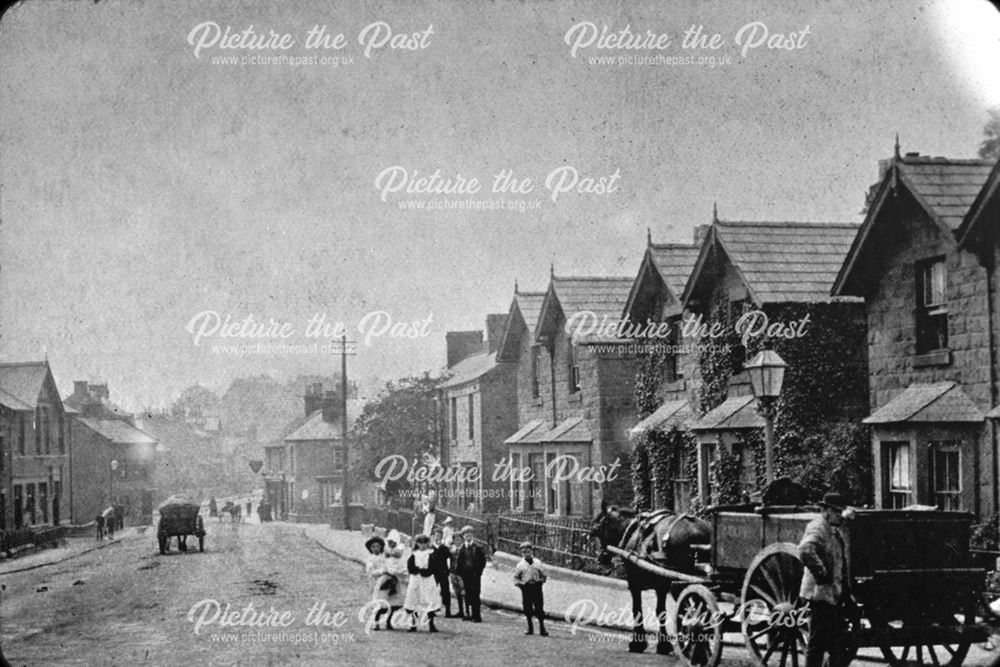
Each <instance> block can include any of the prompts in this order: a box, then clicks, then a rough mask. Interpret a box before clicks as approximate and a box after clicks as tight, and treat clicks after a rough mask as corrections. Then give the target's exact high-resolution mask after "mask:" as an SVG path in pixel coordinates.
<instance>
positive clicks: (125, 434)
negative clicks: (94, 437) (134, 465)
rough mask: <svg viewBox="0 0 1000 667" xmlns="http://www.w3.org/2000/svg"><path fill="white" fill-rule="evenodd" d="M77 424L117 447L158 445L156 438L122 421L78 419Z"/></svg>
mask: <svg viewBox="0 0 1000 667" xmlns="http://www.w3.org/2000/svg"><path fill="white" fill-rule="evenodd" d="M76 422H77V423H78V424H83V425H84V426H86V427H87V428H89V429H90V430H92V431H94V432H95V433H97V434H99V435H101V436H103V437H104V438H106V439H108V440H110V441H111V442H113V443H115V444H116V445H155V444H156V443H157V440H156V438H154V437H152V436H150V435H149V434H148V433H146V432H145V431H141V430H139V429H137V428H136V427H135V426H132V425H131V424H129V423H128V422H127V421H124V420H121V419H88V418H81V419H77V420H76Z"/></svg>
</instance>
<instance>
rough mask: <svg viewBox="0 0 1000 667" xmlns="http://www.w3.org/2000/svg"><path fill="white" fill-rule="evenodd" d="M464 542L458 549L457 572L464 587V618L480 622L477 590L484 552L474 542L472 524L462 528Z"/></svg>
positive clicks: (484, 566) (484, 558)
mask: <svg viewBox="0 0 1000 667" xmlns="http://www.w3.org/2000/svg"><path fill="white" fill-rule="evenodd" d="M462 540H463V541H464V544H462V547H461V548H460V549H459V550H458V574H459V575H460V576H461V577H462V584H463V586H464V587H465V604H466V608H467V609H468V611H467V613H468V614H469V616H467V617H466V618H465V619H464V620H469V621H472V622H473V623H482V622H483V617H482V616H481V615H480V601H479V590H480V583H481V578H482V576H483V570H485V569H486V552H485V551H484V550H483V548H482V547H481V546H479V545H478V544H476V535H475V530H474V529H473V528H472V526H466V527H464V528H462Z"/></svg>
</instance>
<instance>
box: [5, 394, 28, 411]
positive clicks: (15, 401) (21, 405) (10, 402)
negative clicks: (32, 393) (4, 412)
mask: <svg viewBox="0 0 1000 667" xmlns="http://www.w3.org/2000/svg"><path fill="white" fill-rule="evenodd" d="M0 405H2V406H4V407H5V408H9V409H11V410H22V411H23V410H34V408H33V407H31V406H30V405H28V404H27V403H25V402H24V401H22V400H21V399H19V398H18V397H17V396H14V395H13V394H11V393H9V392H6V391H4V390H3V389H0Z"/></svg>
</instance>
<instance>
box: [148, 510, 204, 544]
mask: <svg viewBox="0 0 1000 667" xmlns="http://www.w3.org/2000/svg"><path fill="white" fill-rule="evenodd" d="M200 510H201V506H200V505H199V504H198V503H196V502H194V501H193V500H191V499H190V498H188V497H187V496H170V497H169V498H167V500H166V501H165V502H164V503H163V504H162V505H160V523H159V526H157V529H156V538H157V541H158V542H159V545H160V553H161V554H165V553H167V551H168V550H169V549H170V538H171V537H176V538H177V548H178V550H180V551H187V536H188V535H194V536H195V537H197V538H198V550H199V551H204V550H205V523H204V521H203V520H202V518H201V515H200V514H199V511H200Z"/></svg>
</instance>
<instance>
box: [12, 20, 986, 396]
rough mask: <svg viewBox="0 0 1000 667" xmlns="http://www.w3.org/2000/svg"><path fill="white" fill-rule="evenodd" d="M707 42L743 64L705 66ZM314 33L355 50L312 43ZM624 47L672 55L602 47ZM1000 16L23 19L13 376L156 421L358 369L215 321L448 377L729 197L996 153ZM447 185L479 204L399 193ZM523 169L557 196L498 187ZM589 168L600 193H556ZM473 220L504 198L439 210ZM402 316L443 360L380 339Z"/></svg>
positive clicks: (804, 203) (789, 214)
mask: <svg viewBox="0 0 1000 667" xmlns="http://www.w3.org/2000/svg"><path fill="white" fill-rule="evenodd" d="M755 22H757V25H755V26H750V27H748V28H746V29H744V30H743V31H742V34H740V31H741V29H743V28H744V26H747V25H748V24H753V23H755ZM372 24H375V25H374V26H373V25H372ZM581 24H582V25H581ZM589 24H592V26H593V27H591V26H590V25H589ZM698 25H701V26H703V33H704V34H705V35H706V38H707V39H706V42H707V41H708V38H710V37H711V35H713V34H716V33H718V34H719V35H720V37H719V38H718V41H717V43H720V44H721V46H719V48H717V49H714V50H713V49H711V48H705V49H700V48H685V46H684V44H683V41H682V40H683V36H684V31H686V30H687V29H688V28H690V27H691V26H698ZM216 26H217V28H216ZM251 26H252V29H253V32H252V33H250V32H245V31H247V29H249V28H251ZM317 26H322V27H325V32H324V34H326V35H330V41H329V42H328V43H329V44H332V45H334V46H337V45H338V44H339V46H340V48H331V49H323V48H307V44H306V39H307V37H308V35H309V32H310V30H311V29H313V28H314V27H317ZM367 26H371V27H369V28H368V29H367V30H366V27H367ZM574 26H578V27H577V28H576V29H575V30H573V28H574ZM626 26H629V27H630V31H631V34H632V36H633V37H634V38H635V39H638V40H640V42H641V43H640V44H639V45H640V46H654V47H655V46H657V45H659V46H661V47H663V48H659V49H656V48H641V49H620V48H615V41H614V39H612V40H610V42H609V40H607V39H601V31H602V30H604V28H605V27H606V28H607V34H615V35H616V34H618V33H620V32H621V31H622V30H623V29H625V28H626ZM998 26H1000V21H998V19H997V16H996V15H995V14H994V13H993V10H991V9H990V8H989V7H988V5H987V4H986V3H985V2H982V3H977V2H969V3H961V2H958V3H948V9H947V11H945V8H944V5H943V3H942V4H936V3H914V2H898V3H886V2H872V3H869V4H864V3H859V2H853V1H852V2H841V3H828V2H823V3H815V4H813V3H805V2H771V3H766V6H765V5H764V4H758V3H745V4H742V5H740V4H738V3H732V2H724V3H705V2H688V3H683V4H682V3H669V4H668V3H663V2H656V1H650V2H620V3H607V2H576V3H569V2H562V3H553V2H545V3H542V2H489V3H488V2H461V3H459V2H440V3H436V2H419V3H415V2H412V3H411V2H406V3H404V2H381V3H379V2H369V3H365V4H359V3H354V2H339V3H336V4H333V3H327V2H316V3H313V4H309V3H304V2H294V3H293V2H288V1H286V2H267V3H264V2H259V3H254V2H242V3H235V2H217V3H213V2H198V3H194V2H191V3H185V2H178V1H177V0H169V1H166V0H164V1H162V2H152V1H148V2H100V3H98V4H96V5H95V4H93V3H90V2H58V1H52V2H37V1H36V2H26V3H23V4H22V5H20V6H18V7H16V8H14V9H12V10H10V11H9V12H8V13H7V14H6V15H5V17H4V18H3V20H2V22H0V184H2V185H0V188H2V189H0V219H2V225H0V242H2V250H0V309H2V314H0V318H2V319H0V327H2V329H0V334H2V338H0V354H2V358H3V359H4V360H10V361H16V360H30V359H40V358H43V356H45V355H47V356H48V359H49V361H50V363H51V364H52V367H53V371H54V373H55V375H56V380H57V382H58V384H59V387H60V390H61V391H62V393H64V394H67V393H69V392H70V390H71V382H72V380H75V379H90V380H102V381H108V382H109V383H110V385H111V392H112V398H114V399H116V400H117V401H118V402H120V403H122V404H125V405H128V406H130V407H134V408H138V407H140V406H142V405H151V406H158V405H164V404H167V403H168V402H169V401H170V400H171V399H172V398H173V397H175V396H176V395H177V394H178V393H179V391H180V390H181V389H182V388H184V387H185V386H188V385H190V384H193V383H195V382H201V383H204V384H206V385H208V386H210V387H212V388H215V389H222V388H224V387H225V386H227V385H228V382H229V380H231V379H232V378H234V377H238V376H241V375H250V374H258V373H271V374H274V375H276V376H279V377H280V376H287V375H289V374H295V373H300V372H301V373H308V372H316V373H327V372H330V371H335V370H336V369H338V368H339V361H338V360H337V359H336V358H334V357H332V356H331V355H329V354H328V353H327V354H324V353H323V352H322V351H321V350H320V351H316V352H306V353H290V352H283V353H276V354H243V355H239V354H234V353H231V352H227V351H224V350H222V349H219V348H216V349H213V345H219V344H233V343H235V344H240V343H242V344H248V343H257V342H262V341H261V340H260V339H257V340H247V339H243V340H240V339H234V338H226V339H223V338H220V337H219V332H218V331H216V333H215V334H214V335H212V334H211V333H210V332H211V324H212V323H213V322H212V317H213V315H212V314H211V313H217V314H218V315H219V317H220V318H223V319H224V318H225V317H226V316H227V315H228V316H230V318H231V319H232V320H233V321H240V322H242V321H243V320H245V319H246V318H247V317H248V316H252V317H253V318H254V319H255V320H256V321H259V322H265V323H267V322H268V321H269V320H272V319H273V320H274V321H275V322H278V323H287V328H286V332H287V331H289V330H290V331H291V332H292V334H291V336H290V337H288V338H284V339H275V338H271V339H270V340H268V341H263V342H270V343H279V342H281V343H285V344H297V345H301V344H310V345H311V344H312V343H313V342H316V343H317V344H318V345H322V344H323V343H325V339H324V338H322V337H321V338H319V339H313V338H307V337H306V336H305V329H306V326H307V324H308V323H309V320H310V318H313V317H314V315H317V314H325V316H326V318H327V321H328V322H343V323H344V324H345V325H346V326H347V328H348V330H349V332H350V335H351V337H352V338H355V339H361V344H360V349H359V354H358V355H357V356H356V357H353V358H351V360H350V362H349V363H350V368H351V373H352V374H357V376H358V377H360V378H362V379H366V378H367V379H370V378H376V377H377V378H382V379H389V378H393V377H399V376H401V375H405V374H409V373H413V372H419V371H422V370H425V369H426V370H433V369H437V368H439V367H440V366H441V365H442V363H443V360H444V334H445V332H446V331H448V330H454V329H470V328H482V323H483V320H484V318H485V315H486V314H487V313H488V312H505V311H506V310H507V308H508V306H509V304H510V301H511V297H512V292H513V287H514V281H515V280H518V281H519V284H520V286H521V288H522V289H538V290H541V289H543V288H544V287H545V286H546V281H547V278H548V275H549V270H550V264H552V263H554V265H555V270H556V273H557V274H560V275H574V274H577V275H612V276H618V275H620V276H634V274H635V272H636V270H637V268H638V266H639V262H640V261H641V257H642V252H643V249H644V246H645V243H646V229H647V228H651V229H652V234H653V238H654V240H656V241H661V242H662V241H684V240H688V239H689V238H690V236H691V230H692V228H693V227H694V226H695V225H697V224H703V223H707V222H709V221H710V219H711V211H712V204H713V202H718V207H719V215H720V217H722V218H730V219H759V220H803V221H860V219H859V215H858V214H859V211H860V209H861V206H862V204H863V202H864V194H865V190H866V188H867V186H868V185H869V184H870V183H871V182H872V181H873V180H874V179H875V178H876V175H877V160H878V159H880V158H886V157H888V156H890V155H891V152H892V145H893V138H894V135H895V133H896V132H898V133H899V135H900V139H901V142H902V146H903V150H904V151H919V152H921V153H924V154H932V155H945V156H949V157H974V156H975V151H976V148H977V147H978V144H979V141H980V140H981V136H982V126H983V123H984V121H985V118H986V109H987V107H989V106H991V105H997V104H1000V88H998V86H997V83H996V81H995V79H996V77H995V74H994V73H993V72H991V70H990V69H989V67H990V65H991V64H995V63H996V62H1000V46H998V43H997V36H998V35H1000V27H998ZM227 27H228V28H229V29H230V30H229V35H228V36H226V35H224V33H225V31H226V28H227ZM765 27H766V30H767V36H766V37H767V38H766V39H765V37H764V32H763V31H764V30H765ZM592 30H593V31H596V34H591V31H592ZM216 31H217V32H218V34H217V33H216ZM272 31H273V33H275V36H274V38H273V39H271V40H270V41H268V38H270V37H271V32H272ZM387 31H389V32H387ZM649 33H652V35H653V36H652V37H650V36H649ZM790 33H795V34H794V35H790ZM314 34H315V33H314ZM338 34H343V41H342V42H335V41H334V39H333V38H334V37H335V36H336V35H338ZM663 34H666V35H667V38H661V37H660V36H661V35H663ZM775 34H782V35H784V37H782V38H774V35H775ZM285 35H287V37H284V38H282V36H285ZM738 35H740V36H741V40H740V41H741V42H742V45H740V44H737V41H736V39H737V36H738ZM257 38H259V39H257ZM567 38H568V40H569V43H567ZM771 38H774V39H773V40H771ZM282 39H284V46H287V47H288V48H284V49H282V48H280V47H281V46H282V44H281V40H282ZM359 39H365V40H366V44H365V45H363V44H361V43H360V42H359ZM617 39H618V41H619V42H620V41H622V40H621V38H617ZM665 39H669V43H666V42H664V40H665ZM213 40H214V41H213ZM588 40H589V42H588ZM769 40H771V41H772V43H773V44H775V45H777V44H779V43H781V44H786V45H787V44H790V45H792V46H794V47H796V48H792V49H773V50H772V49H768V47H767V43H768V41H769ZM626 41H627V37H626ZM241 43H242V47H243V48H240V47H241ZM755 43H759V45H757V46H754V44H755ZM199 44H200V45H201V47H200V48H197V47H198V46H199ZM222 44H226V45H227V46H229V47H233V48H221V45H222ZM392 45H396V46H399V47H415V48H413V49H407V48H395V49H394V48H391V46H392ZM574 46H575V48H574ZM602 46H603V47H604V48H601V47H602ZM249 47H258V48H249ZM744 47H746V48H747V50H746V53H745V55H744V53H743V50H744ZM196 49H197V51H198V52H197V54H196ZM366 50H367V51H368V53H367V55H366ZM709 56H712V57H714V59H715V66H714V67H713V66H712V65H711V62H710V61H709V59H708V57H709ZM281 57H283V58H284V60H281V61H279V62H278V64H259V63H260V59H261V58H272V59H278V58H281ZM220 58H235V59H236V62H235V63H232V62H220V60H219V59H220ZM251 58H255V59H257V60H256V64H252V63H251V62H250V59H251ZM306 58H315V60H310V61H306V62H300V61H301V60H303V59H306ZM603 58H610V59H611V62H610V63H608V62H604V61H603V60H598V59H603ZM620 58H631V59H635V58H640V59H641V58H647V59H657V58H658V60H653V61H652V64H641V65H634V64H630V63H631V61H627V60H623V61H620V60H619V59H620ZM213 59H214V60H213ZM321 59H323V60H324V61H325V64H324V62H321ZM699 59H701V60H700V62H699ZM334 61H336V63H337V66H336V67H334V66H333V64H332V63H333V62H334ZM296 62H298V63H299V64H293V63H296ZM990 77H992V79H990ZM393 167H398V168H400V169H396V170H395V171H389V172H387V175H386V176H383V181H382V182H381V183H380V185H383V186H387V189H388V191H385V192H383V191H382V190H380V189H379V188H377V187H376V181H377V179H378V177H379V175H380V174H381V173H382V172H383V171H386V170H390V169H391V168H393ZM559 168H564V169H563V171H562V172H560V171H555V170H558V169H559ZM570 168H572V169H570ZM435 170H440V174H441V179H442V181H443V180H445V179H451V180H452V182H453V183H456V182H457V179H458V178H459V177H461V178H463V179H465V181H466V185H468V183H467V182H468V181H469V180H470V179H473V178H475V179H477V180H478V181H479V184H480V187H479V190H478V192H475V193H471V194H451V195H435V194H424V193H419V192H417V193H411V194H407V193H406V192H405V190H406V185H405V184H403V181H399V180H389V176H390V175H391V176H393V179H395V178H397V177H398V176H399V174H400V173H403V172H405V173H406V178H407V180H406V182H405V183H407V184H410V185H412V184H413V183H414V182H415V178H417V177H422V176H427V175H430V174H431V173H432V172H434V171H435ZM501 170H511V171H512V172H513V175H514V178H515V179H517V180H521V179H531V181H532V190H531V191H530V192H527V193H520V194H515V193H512V192H506V193H493V192H492V186H493V179H494V177H495V176H496V174H498V173H499V172H500V171H501ZM573 170H576V172H577V174H578V181H577V184H578V185H580V184H581V183H582V184H583V185H584V186H585V187H584V189H585V190H586V189H589V190H590V192H579V191H577V190H575V189H574V190H572V191H567V192H554V191H553V188H554V187H555V186H556V185H557V183H558V182H559V180H560V178H561V176H560V175H562V176H564V177H565V180H562V181H561V182H562V184H563V185H564V186H569V185H570V180H571V178H570V177H571V175H572V173H573ZM414 171H416V172H418V173H417V174H416V176H414V174H413V172H414ZM554 171H555V173H554V174H553V172H554ZM550 175H551V178H550ZM602 178H603V179H605V180H604V181H603V183H604V186H605V187H604V192H603V193H600V187H599V186H600V184H601V182H602V181H601V179H602ZM547 179H549V186H551V187H546V180H547ZM591 179H592V180H591ZM387 183H388V185H387ZM591 183H592V184H593V186H594V187H592V188H587V187H586V186H588V185H590V184H591ZM401 184H402V185H401ZM396 187H402V190H401V191H392V190H393V189H394V188H396ZM553 197H555V198H554V199H553ZM466 200H470V201H473V202H474V203H476V205H484V206H486V205H489V204H488V203H487V202H496V201H502V202H503V204H504V206H505V207H507V208H505V209H503V210H427V207H428V206H433V205H436V204H438V203H440V202H441V201H448V202H458V201H466ZM522 203H523V206H524V208H525V210H524V211H520V210H517V209H516V208H515V210H509V207H511V206H515V207H516V206H519V205H522ZM421 205H422V206H424V207H425V208H424V209H423V210H420V209H413V208H403V207H407V206H421ZM376 311H384V313H385V315H372V316H370V317H369V319H368V320H367V322H368V323H369V325H373V326H374V325H379V327H377V328H381V326H382V325H385V324H387V322H388V319H387V318H391V320H392V322H393V323H398V322H406V323H419V324H418V325H416V326H414V327H412V328H411V332H412V333H414V334H415V335H417V338H413V339H401V338H393V337H390V336H389V330H387V331H386V333H385V334H383V335H382V336H373V337H371V338H370V339H369V341H368V342H369V343H370V345H365V336H364V335H363V334H362V333H360V332H359V331H358V326H359V324H360V323H361V322H362V320H363V319H364V318H365V316H366V315H368V314H369V313H373V312H376ZM206 312H208V313H209V314H207V315H203V316H202V318H201V319H197V316H198V315H199V314H200V313H206ZM428 318H430V321H429V322H427V320H428ZM192 320H195V325H194V331H195V333H197V332H198V330H199V327H201V326H202V325H204V333H205V335H204V336H202V337H201V338H200V339H199V340H198V341H197V343H198V344H197V345H196V344H195V343H196V340H195V338H196V337H195V335H193V334H192V333H190V332H189V328H191V322H192ZM376 320H377V321H376ZM220 329H221V327H220ZM369 330H371V326H370V327H369ZM307 349H308V348H307Z"/></svg>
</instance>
